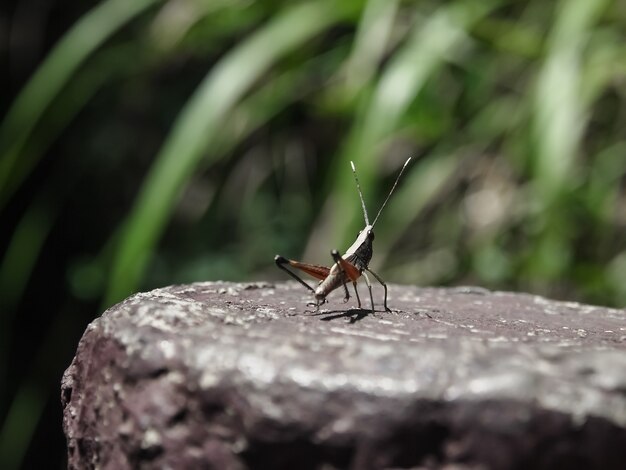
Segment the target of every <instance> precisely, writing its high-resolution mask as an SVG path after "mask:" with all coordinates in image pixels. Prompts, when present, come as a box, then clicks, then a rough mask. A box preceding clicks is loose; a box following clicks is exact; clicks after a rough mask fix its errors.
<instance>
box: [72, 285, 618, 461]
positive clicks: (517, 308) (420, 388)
mask: <svg viewBox="0 0 626 470" xmlns="http://www.w3.org/2000/svg"><path fill="white" fill-rule="evenodd" d="M381 295H382V293H381V292H380V291H376V292H375V299H376V300H380V299H381ZM389 295H390V298H389V304H390V306H391V307H392V308H393V309H394V311H393V312H391V313H383V312H376V313H375V314H368V312H367V311H364V310H355V309H350V308H349V307H350V306H351V305H353V303H354V302H353V300H354V299H351V300H350V303H348V304H344V303H342V299H341V297H342V293H341V292H340V291H338V292H337V293H334V294H333V295H331V299H330V303H328V304H326V305H324V307H325V308H324V309H322V310H321V311H320V312H318V313H315V312H313V311H312V308H311V307H307V302H308V301H310V300H311V299H310V297H309V296H308V295H307V293H306V292H305V291H304V290H303V289H302V288H301V286H299V285H298V284H296V283H280V284H276V285H270V284H230V283H198V284H192V285H185V286H172V287H167V288H163V289H157V290H154V291H152V292H148V293H141V294H137V295H134V296H132V297H130V298H129V299H127V300H125V301H124V302H122V303H120V304H118V305H116V306H114V307H113V308H111V309H109V310H108V311H107V312H105V313H104V314H103V315H102V317H101V318H98V319H97V320H95V321H94V322H93V323H92V324H91V325H89V327H88V328H87V330H86V331H85V334H84V336H83V338H82V340H81V341H80V344H79V346H78V351H77V353H76V357H75V358H74V361H73V362H72V364H71V365H70V367H69V368H68V369H67V371H66V373H65V375H64V377H63V382H62V402H63V407H64V420H63V426H64V430H65V434H66V436H67V441H68V459H69V467H70V468H94V467H95V468H104V469H125V468H172V469H184V468H216V469H246V468H268V469H273V468H278V469H279V468H290V469H307V468H310V469H335V468H352V469H378V468H394V469H399V468H415V469H417V468H419V469H430V468H446V469H551V468H563V469H592V468H597V469H618V468H619V469H623V468H626V311H624V310H612V309H606V308H601V307H593V306H587V305H580V304H577V303H567V302H556V301H551V300H547V299H545V298H542V297H536V296H532V295H526V294H513V293H503V292H489V291H486V290H483V289H480V288H455V289H422V288H417V287H409V286H395V285H393V286H390V292H389ZM362 297H365V296H364V295H363V293H362Z"/></svg>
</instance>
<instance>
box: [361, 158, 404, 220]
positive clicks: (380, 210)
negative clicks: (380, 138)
mask: <svg viewBox="0 0 626 470" xmlns="http://www.w3.org/2000/svg"><path fill="white" fill-rule="evenodd" d="M410 161H411V157H409V158H407V160H406V162H404V165H402V169H401V170H400V173H398V177H397V178H396V182H395V183H393V186H392V187H391V191H389V194H388V195H387V199H385V202H383V205H382V206H380V209H379V210H378V214H376V218H375V219H374V222H373V223H372V227H373V226H374V225H376V221H377V220H378V217H379V216H380V213H381V212H382V211H383V209H384V208H385V205H387V201H388V200H389V198H390V197H391V195H392V194H393V190H394V189H396V186H397V185H398V181H400V176H402V172H403V171H404V169H405V168H406V166H407V165H408V164H409V162H410ZM355 175H356V174H355Z"/></svg>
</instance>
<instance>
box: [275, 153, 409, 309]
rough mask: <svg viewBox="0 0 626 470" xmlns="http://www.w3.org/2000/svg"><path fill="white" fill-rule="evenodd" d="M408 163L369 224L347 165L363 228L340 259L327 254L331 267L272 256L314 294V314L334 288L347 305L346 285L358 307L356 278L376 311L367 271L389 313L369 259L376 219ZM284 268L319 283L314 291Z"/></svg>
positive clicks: (291, 274) (353, 169) (292, 275)
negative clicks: (367, 291)
mask: <svg viewBox="0 0 626 470" xmlns="http://www.w3.org/2000/svg"><path fill="white" fill-rule="evenodd" d="M410 160H411V158H408V159H407V161H406V162H404V165H403V166H402V169H401V170H400V173H398V176H397V178H396V181H395V183H394V184H393V186H392V188H391V191H389V194H388V195H387V198H386V199H385V202H383V205H382V206H381V207H380V209H379V210H378V214H377V215H376V218H375V219H374V222H372V223H371V224H370V222H369V217H368V215H367V209H366V208H365V200H364V199H363V193H362V192H361V185H360V183H359V178H358V176H357V174H356V168H355V166H354V163H353V162H350V165H351V166H352V173H353V174H354V180H355V182H356V188H357V191H358V192H359V198H360V199H361V207H362V208H363V217H364V218H365V228H363V230H361V231H360V232H359V235H358V236H357V238H356V240H355V241H354V243H353V244H352V246H350V248H348V250H347V251H346V253H345V254H344V255H343V256H341V255H340V254H339V252H338V251H337V250H332V251H331V252H330V255H331V256H332V258H333V261H334V264H333V265H332V267H330V268H327V267H326V266H319V265H316V264H309V263H302V262H300V261H294V260H290V259H287V258H284V257H283V256H281V255H276V256H275V257H274V261H275V262H276V265H277V266H278V267H279V268H280V269H282V270H283V271H285V272H286V273H287V274H289V275H290V276H291V277H293V278H294V279H295V280H296V281H298V282H299V283H300V284H302V285H303V286H304V287H306V288H307V289H308V290H310V291H311V292H313V294H314V295H315V307H316V311H318V310H319V307H320V305H322V304H323V303H325V302H326V296H327V295H328V294H330V293H331V292H332V291H334V290H335V289H337V288H339V287H340V286H343V288H344V292H345V297H344V302H347V301H348V300H349V299H350V293H349V292H348V287H347V284H348V282H352V286H353V287H354V293H355V294H356V299H357V302H358V308H361V299H360V297H359V291H358V290H357V286H356V284H357V280H358V279H359V277H361V276H363V277H364V278H365V283H366V284H367V288H368V289H369V294H370V302H371V305H372V313H373V312H374V311H375V310H374V297H373V296H372V285H371V283H370V280H369V277H368V276H367V274H366V271H367V272H368V273H370V274H371V275H372V276H374V278H376V280H377V281H378V282H379V283H380V284H381V285H382V286H383V288H384V289H385V300H384V304H383V305H384V307H385V311H387V312H391V309H390V308H389V307H387V284H385V282H384V281H383V280H382V278H381V277H380V276H379V275H378V274H376V273H375V272H374V271H372V270H371V269H370V268H369V262H370V260H371V259H372V254H373V249H372V243H373V241H374V225H376V221H377V220H378V217H380V214H381V212H382V211H383V209H384V208H385V205H386V204H387V201H389V198H390V197H391V195H392V194H393V191H394V190H395V189H396V186H397V185H398V181H400V176H402V173H403V172H404V169H405V168H406V166H407V165H408V163H409V161H410ZM286 265H289V266H291V267H292V268H296V269H299V270H301V271H304V272H305V273H306V274H308V275H310V276H312V277H314V278H315V279H318V280H319V281H320V282H319V284H318V285H317V288H316V289H314V288H313V287H311V286H310V285H309V284H308V283H307V282H305V281H304V280H303V279H302V278H300V276H298V275H297V274H295V273H294V272H293V271H290V270H289V269H287V268H286Z"/></svg>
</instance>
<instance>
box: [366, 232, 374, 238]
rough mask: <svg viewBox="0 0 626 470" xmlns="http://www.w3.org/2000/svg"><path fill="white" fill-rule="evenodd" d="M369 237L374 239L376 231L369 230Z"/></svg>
mask: <svg viewBox="0 0 626 470" xmlns="http://www.w3.org/2000/svg"><path fill="white" fill-rule="evenodd" d="M367 238H369V239H370V240H373V239H374V232H372V231H371V230H368V231H367Z"/></svg>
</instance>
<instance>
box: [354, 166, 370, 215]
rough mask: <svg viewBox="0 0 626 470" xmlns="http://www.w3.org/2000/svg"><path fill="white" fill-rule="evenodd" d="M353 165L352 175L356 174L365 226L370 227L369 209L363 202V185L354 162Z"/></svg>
mask: <svg viewBox="0 0 626 470" xmlns="http://www.w3.org/2000/svg"><path fill="white" fill-rule="evenodd" d="M350 165H352V173H354V179H355V181H356V189H357V190H358V191H359V197H360V198H361V207H363V216H364V217H365V225H369V224H370V221H369V218H368V217H367V209H366V208H365V201H364V200H363V193H362V192H361V185H360V184H359V177H358V176H357V175H356V168H355V167H354V162H352V161H351V162H350Z"/></svg>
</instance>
